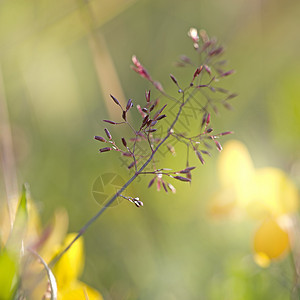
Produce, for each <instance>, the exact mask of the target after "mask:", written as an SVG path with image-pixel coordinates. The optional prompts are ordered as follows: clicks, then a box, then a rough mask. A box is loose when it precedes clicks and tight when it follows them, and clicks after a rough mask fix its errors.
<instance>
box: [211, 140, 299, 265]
mask: <svg viewBox="0 0 300 300" xmlns="http://www.w3.org/2000/svg"><path fill="white" fill-rule="evenodd" d="M218 173H219V177H220V183H221V190H220V191H219V192H217V193H216V194H215V195H214V197H213V199H212V204H211V208H210V212H211V215H212V216H214V217H218V216H224V215H231V216H250V217H251V218H254V219H256V220H259V221H260V222H261V224H260V226H259V227H258V229H257V231H256V232H255V235H254V245H253V248H254V252H255V261H256V262H257V263H258V264H260V265H261V266H267V265H268V264H269V263H270V261H271V260H274V259H277V258H280V257H281V256H282V255H283V254H284V253H286V252H287V251H288V249H289V248H290V236H289V235H290V232H289V226H287V225H286V224H287V223H291V222H289V220H290V216H291V215H292V214H293V213H295V212H297V210H298V207H299V198H298V191H297V188H296V187H295V185H294V184H293V182H292V181H291V180H290V179H289V178H288V177H287V176H286V174H285V173H284V172H283V171H281V170H279V169H276V168H270V167H268V168H262V169H255V168H254V166H253V163H252V160H251V157H250V154H249V152H248V150H247V148H246V147H245V146H244V145H243V144H242V143H240V142H238V141H234V140H233V141H229V142H227V143H226V144H225V145H224V150H223V152H222V153H221V154H220V157H219V161H218ZM283 220H284V222H283Z"/></svg>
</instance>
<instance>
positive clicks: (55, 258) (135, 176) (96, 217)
mask: <svg viewBox="0 0 300 300" xmlns="http://www.w3.org/2000/svg"><path fill="white" fill-rule="evenodd" d="M187 101H188V99H187V100H186V101H185V102H184V101H183V102H182V103H181V105H180V107H179V110H178V113H177V115H176V118H175V119H174V121H173V123H172V124H171V126H170V127H169V130H168V132H167V134H166V136H165V137H164V138H163V139H162V140H161V142H160V143H159V144H158V145H157V146H156V148H155V149H154V150H153V152H152V153H151V155H150V157H149V158H148V160H147V161H146V162H145V163H144V164H143V165H142V166H141V168H140V169H139V170H138V171H137V172H135V174H134V175H133V176H132V177H131V178H130V179H129V180H128V181H127V182H126V183H125V184H124V185H123V186H122V188H121V189H120V190H118V192H117V193H116V194H115V195H114V196H113V197H112V198H111V199H110V200H109V201H108V202H107V203H106V204H105V205H104V206H103V207H102V208H101V209H100V210H99V211H98V212H97V214H95V215H94V216H93V217H92V218H91V219H89V221H88V222H87V223H86V224H85V225H84V226H83V227H82V228H81V229H80V230H79V232H78V234H77V235H76V236H75V238H74V239H73V240H72V241H71V242H70V244H69V245H68V246H67V247H66V248H65V249H64V250H63V251H62V252H61V253H59V254H58V255H57V256H55V257H54V258H53V260H52V261H51V262H50V263H49V266H50V267H52V266H53V265H55V264H56V262H58V260H59V259H60V258H61V257H62V256H63V255H64V254H65V253H66V252H67V251H68V250H69V249H70V248H71V247H72V245H73V244H74V243H75V242H76V241H77V240H78V239H79V238H80V237H81V236H82V235H83V234H84V233H85V232H86V230H87V229H88V228H89V227H90V226H91V225H92V224H93V223H94V222H95V221H96V220H97V219H98V218H99V217H100V216H101V215H102V214H103V213H104V212H105V211H106V209H107V208H108V207H109V206H110V205H111V204H112V203H113V202H114V201H115V200H116V199H117V198H118V197H119V196H120V194H121V193H122V192H123V191H124V190H125V189H126V188H127V187H128V186H129V185H130V184H131V183H132V182H133V181H134V180H135V179H136V178H137V177H138V176H139V175H140V174H141V173H142V171H143V170H144V169H145V168H146V167H147V166H148V164H149V163H150V162H151V161H152V159H153V157H154V155H155V153H156V152H157V150H158V149H159V148H160V146H161V145H162V144H163V143H164V142H165V141H166V140H167V139H168V138H169V136H170V135H171V130H172V129H173V128H174V126H175V124H176V122H177V121H178V118H179V116H180V114H181V111H182V109H183V106H184V105H185V103H186V102H187Z"/></svg>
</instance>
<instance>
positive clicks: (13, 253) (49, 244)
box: [0, 186, 103, 300]
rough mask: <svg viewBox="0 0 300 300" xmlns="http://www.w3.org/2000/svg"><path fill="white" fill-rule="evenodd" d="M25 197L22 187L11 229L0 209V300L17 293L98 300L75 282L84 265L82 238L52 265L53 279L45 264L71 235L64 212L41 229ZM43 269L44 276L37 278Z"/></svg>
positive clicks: (97, 295)
mask: <svg viewBox="0 0 300 300" xmlns="http://www.w3.org/2000/svg"><path fill="white" fill-rule="evenodd" d="M27 194H28V193H27V190H26V188H25V186H24V188H23V192H22V194H21V197H20V201H19V205H18V208H17V210H16V214H15V217H14V223H13V227H12V229H11V228H10V222H9V220H10V219H9V218H8V211H7V210H3V211H1V210H0V213H1V216H2V218H0V270H1V274H0V299H8V300H10V299H14V297H15V296H14V294H15V293H19V294H20V295H22V296H23V298H24V299H50V298H51V299H58V300H68V299H70V300H71V299H72V300H77V299H83V300H86V299H89V300H102V299H103V298H102V296H101V295H100V293H99V292H98V291H96V290H94V289H93V288H91V287H89V286H88V285H86V284H85V283H83V282H81V281H79V279H78V277H79V276H80V275H81V273H82V270H83V266H84V245H83V238H82V237H81V238H79V239H78V240H77V241H76V242H75V243H74V244H73V246H72V247H71V248H70V249H69V250H68V251H67V252H66V253H65V254H64V255H63V256H62V258H61V259H60V260H59V261H58V262H57V263H56V265H55V267H54V268H53V273H54V275H55V276H53V273H52V271H51V270H50V268H49V266H48V265H47V262H48V263H49V262H50V260H51V258H52V257H53V254H54V253H55V254H57V253H59V252H60V251H62V250H63V249H64V248H65V247H66V246H67V245H68V244H69V243H70V242H71V240H72V239H73V238H74V236H75V234H74V233H73V234H68V235H67V236H66V233H67V229H68V215H67V213H66V211H65V210H58V211H57V212H56V213H55V218H54V222H52V223H51V224H49V225H48V226H46V228H44V229H42V228H41V222H40V219H39V214H38V211H37V209H36V207H35V205H34V202H33V201H32V200H31V199H30V198H28V195H27ZM64 238H65V240H64V243H63V244H62V240H63V239H64ZM45 270H46V273H47V276H41V274H45ZM20 282H21V283H22V284H19V283H20ZM56 295H57V298H56Z"/></svg>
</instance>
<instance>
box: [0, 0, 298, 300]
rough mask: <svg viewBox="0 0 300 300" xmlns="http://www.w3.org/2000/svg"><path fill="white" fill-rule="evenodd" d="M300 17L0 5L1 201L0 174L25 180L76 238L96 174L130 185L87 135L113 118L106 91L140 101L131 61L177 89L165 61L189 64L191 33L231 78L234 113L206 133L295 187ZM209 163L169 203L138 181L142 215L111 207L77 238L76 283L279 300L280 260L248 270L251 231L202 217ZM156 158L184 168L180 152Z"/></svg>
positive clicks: (149, 4)
mask: <svg viewBox="0 0 300 300" xmlns="http://www.w3.org/2000/svg"><path fill="white" fill-rule="evenodd" d="M299 14H300V2H299V1H297V0H287V1H279V0H273V1H271V0H265V1H263V0H253V1H246V0H215V1H209V0H187V1H171V0H164V1H158V0H151V1H145V0H141V1H138V0H135V1H134V0H110V1H108V0H93V1H83V0H82V1H81V0H78V1H75V0H61V1H48V0H43V1H34V0H30V1H23V0H15V1H5V0H4V1H1V2H0V67H1V77H2V79H1V86H0V87H1V94H0V96H1V107H0V109H1V133H0V134H1V142H2V148H1V149H2V154H3V153H5V149H4V148H5V147H7V145H9V144H10V140H9V127H7V124H8V123H9V124H10V127H11V134H12V145H13V150H14V153H12V152H9V153H10V155H8V156H5V159H4V160H3V161H2V164H1V166H2V168H1V169H2V172H1V185H0V187H1V201H4V199H5V197H6V194H5V184H4V178H3V171H4V172H6V174H7V176H8V177H9V178H8V179H7V182H6V183H7V185H8V186H9V187H10V190H9V192H11V193H13V192H15V191H16V188H17V187H18V188H19V187H20V186H21V184H22V183H23V182H28V183H29V184H30V186H31V194H32V197H33V199H34V200H35V201H36V202H37V205H38V208H39V210H40V213H41V215H42V216H43V220H44V222H45V223H47V221H49V220H50V219H51V216H52V215H53V213H54V211H55V210H56V208H58V207H61V206H63V207H65V208H66V209H67V210H68V212H69V218H70V231H77V230H79V228H80V227H81V226H82V225H83V224H84V222H86V221H87V220H88V219H89V218H90V217H91V216H93V214H94V213H95V212H96V211H97V210H98V209H99V208H100V206H99V205H98V204H97V202H96V201H95V200H94V198H93V196H92V186H93V183H94V181H95V180H96V178H97V177H98V176H99V175H101V174H104V173H107V172H115V171H116V170H118V174H120V175H121V176H122V177H123V178H124V179H127V178H128V176H129V175H128V171H127V169H126V167H122V161H121V160H120V158H119V156H118V155H117V153H105V154H102V155H100V154H99V153H98V148H99V146H100V145H99V142H96V141H94V140H93V136H94V135H103V128H104V127H105V125H104V124H103V123H102V121H101V120H102V119H105V118H114V117H115V115H114V114H115V107H114V104H113V103H112V101H111V99H109V93H112V94H114V95H115V96H116V97H117V98H119V99H121V100H123V101H124V99H128V98H133V99H134V100H135V103H136V104H137V103H143V102H144V91H145V89H147V88H149V87H150V86H149V84H148V83H147V82H146V81H144V80H142V79H141V78H140V77H139V76H138V75H137V74H135V73H134V72H133V71H131V70H130V68H129V65H130V64H131V56H132V55H133V54H136V55H137V56H138V58H139V59H140V60H141V61H142V62H143V64H144V65H145V66H146V68H147V69H148V71H149V72H150V73H151V75H153V77H154V78H155V79H158V80H159V81H161V83H162V84H163V86H164V88H165V90H167V91H171V93H172V91H174V93H176V90H174V85H173V84H172V82H171V80H170V79H169V78H168V75H169V73H172V74H174V75H175V76H176V77H177V79H179V80H180V79H181V78H182V80H185V79H184V75H185V74H187V73H186V72H185V71H184V70H182V69H178V68H176V67H174V65H173V62H174V61H176V60H177V58H178V56H179V55H181V54H187V55H190V56H192V53H193V49H192V45H191V42H190V40H189V38H188V37H187V31H188V30H189V28H190V27H196V28H199V29H200V28H204V29H205V30H206V31H207V32H208V34H209V35H210V36H217V37H218V39H219V40H220V41H221V42H222V43H223V44H225V45H226V54H225V56H226V58H227V59H228V60H229V66H230V67H232V68H234V69H236V70H237V72H236V74H235V75H233V76H231V77H230V78H228V79H225V80H224V87H226V88H228V89H230V90H232V91H234V92H237V93H238V94H239V97H238V98H237V99H234V100H233V102H232V104H233V106H234V108H235V109H234V111H233V112H228V111H226V110H224V109H221V117H215V116H214V117H213V122H214V124H215V128H216V131H222V130H223V131H224V130H233V131H235V135H234V138H235V139H239V140H241V141H242V142H244V143H245V144H246V146H247V147H248V148H249V150H250V153H251V155H252V158H253V160H254V163H255V165H256V166H257V167H261V166H276V167H280V168H282V169H283V170H284V171H286V172H287V173H288V174H289V175H290V176H291V177H292V178H293V179H294V180H295V182H296V183H297V184H298V186H299V183H300V175H299V174H300V172H299V168H300V160H299V159H300V156H299V150H300V143H299V136H300V101H299V99H300V85H299V67H300V59H299V49H300V36H299V28H300V18H299ZM153 94H154V95H155V92H153ZM136 117H137V114H133V116H132V118H133V119H134V118H136ZM112 133H115V130H114V129H113V128H112ZM116 134H120V135H121V134H122V132H120V133H116ZM226 139H229V138H226ZM226 139H224V140H226ZM3 145H6V146H3ZM2 156H3V155H2ZM217 156H218V154H217V152H216V151H215V152H214V155H213V158H212V159H208V160H207V163H206V165H205V166H199V167H198V168H197V170H196V171H195V172H194V175H193V183H192V184H191V186H188V185H187V184H184V183H180V182H179V183H178V184H177V185H176V187H177V194H176V195H171V194H170V193H169V194H165V193H164V192H156V191H155V189H150V190H148V189H147V187H146V186H147V183H148V181H149V180H148V178H147V179H146V180H141V181H140V182H136V183H135V184H134V186H133V188H131V192H132V193H133V195H132V196H139V197H140V199H141V200H142V201H143V202H144V208H142V209H136V208H135V207H134V206H133V205H130V204H129V203H126V202H123V203H122V204H121V205H118V206H117V207H115V208H111V209H109V210H108V211H107V212H106V213H105V214H104V215H103V217H101V218H100V219H99V220H98V221H97V223H96V224H94V225H93V226H92V228H90V229H89V231H88V232H87V233H86V235H85V242H86V265H85V273H84V276H83V279H84V280H85V281H86V282H87V283H89V284H90V285H92V286H93V287H95V288H97V289H98V290H99V291H100V292H101V293H102V294H103V296H104V298H105V299H109V300H110V299H151V300H152V299H155V300H159V299H164V300H173V299H230V300H233V299H288V298H289V295H290V291H289V288H290V286H289V284H290V283H289V281H290V277H291V275H290V274H289V271H288V267H287V265H286V264H287V263H285V262H282V263H277V264H276V265H275V266H272V267H271V269H269V270H263V269H260V268H259V267H257V266H256V265H255V264H254V263H253V261H252V257H251V253H252V252H251V251H252V245H251V241H252V234H253V230H254V228H255V226H256V225H255V224H252V223H251V222H246V221H244V222H242V223H239V222H235V221H230V220H223V221H215V220H211V219H210V217H209V215H208V210H207V206H208V203H209V200H210V197H211V195H212V193H213V192H214V191H215V190H217V189H218V187H219V183H218V179H217V174H216V161H217ZM164 162H165V164H166V166H167V167H168V166H170V164H172V167H173V168H176V167H177V168H182V167H184V166H183V165H182V159H181V156H180V150H179V154H178V155H177V157H175V158H173V157H167V158H166V159H165V161H164ZM15 178H17V179H18V181H17V182H18V183H17V184H16V181H15V180H14V179H15ZM285 272H287V274H286V273H285Z"/></svg>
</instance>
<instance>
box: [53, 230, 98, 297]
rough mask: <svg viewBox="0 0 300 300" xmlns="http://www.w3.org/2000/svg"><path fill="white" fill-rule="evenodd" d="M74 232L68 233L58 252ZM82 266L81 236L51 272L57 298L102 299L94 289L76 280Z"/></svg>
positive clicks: (65, 245)
mask: <svg viewBox="0 0 300 300" xmlns="http://www.w3.org/2000/svg"><path fill="white" fill-rule="evenodd" d="M75 236H76V233H71V234H68V235H67V236H66V238H65V241H64V244H63V245H62V246H61V247H60V249H59V251H58V253H59V252H61V251H62V250H63V249H65V248H66V247H67V245H69V244H70V242H71V241H72V240H73V239H74V238H75ZM83 266H84V246H83V238H82V237H81V238H79V239H78V240H77V241H76V243H74V244H73V246H72V247H71V248H70V249H69V250H68V251H67V252H66V253H65V254H64V255H63V256H62V258H61V259H60V260H59V261H58V262H57V263H56V265H55V267H54V269H53V272H54V276H55V278H56V281H57V288H58V300H60V299H61V300H69V299H70V300H77V299H78V300H79V299H89V300H102V299H103V298H102V296H101V295H100V294H99V293H98V292H97V291H96V290H94V289H92V288H91V287H89V286H88V285H86V284H85V283H83V282H81V281H79V280H78V277H79V276H80V274H81V273H82V270H83Z"/></svg>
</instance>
